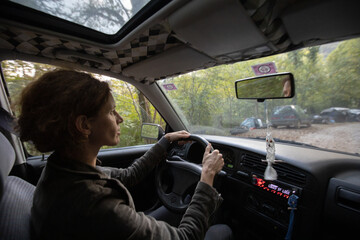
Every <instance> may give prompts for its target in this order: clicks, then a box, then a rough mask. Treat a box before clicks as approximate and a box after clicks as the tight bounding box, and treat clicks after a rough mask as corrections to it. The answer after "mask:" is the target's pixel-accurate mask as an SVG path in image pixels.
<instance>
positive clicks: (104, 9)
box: [11, 0, 150, 34]
mask: <svg viewBox="0 0 360 240" xmlns="http://www.w3.org/2000/svg"><path fill="white" fill-rule="evenodd" d="M11 1H12V2H15V3H18V4H21V5H24V6H27V7H30V8H33V9H36V10H39V11H42V12H44V13H47V14H50V15H53V16H56V17H59V18H62V19H65V20H68V21H71V22H74V23H77V24H80V25H83V26H85V27H88V28H91V29H94V30H97V31H99V32H102V33H105V34H115V33H117V32H118V31H119V30H120V29H121V28H122V27H123V26H124V25H125V24H126V23H127V22H128V21H129V20H130V19H131V18H132V17H133V16H134V15H135V14H136V13H137V12H139V11H140V10H141V9H142V8H143V7H144V6H145V5H146V4H147V3H148V2H150V0H80V1H79V0H11Z"/></svg>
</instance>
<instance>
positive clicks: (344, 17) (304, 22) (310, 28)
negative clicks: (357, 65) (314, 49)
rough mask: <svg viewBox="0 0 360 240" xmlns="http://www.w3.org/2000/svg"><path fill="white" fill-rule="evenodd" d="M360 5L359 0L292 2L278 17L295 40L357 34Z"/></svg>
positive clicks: (337, 37) (359, 21)
mask: <svg viewBox="0 0 360 240" xmlns="http://www.w3.org/2000/svg"><path fill="white" fill-rule="evenodd" d="M355 6H358V7H355ZM359 9H360V2H359V1H358V0H333V1H307V2H300V3H299V4H294V5H292V6H291V7H290V8H288V9H286V11H284V12H285V14H284V15H283V16H282V17H281V18H282V21H283V24H284V25H285V28H286V30H287V32H288V34H289V37H290V38H291V40H292V42H293V43H294V44H300V43H302V42H312V41H313V40H319V39H320V40H321V39H323V40H335V39H341V38H343V37H345V36H351V35H358V34H360V24H359V23H360V14H359ZM300 10H301V11H300Z"/></svg>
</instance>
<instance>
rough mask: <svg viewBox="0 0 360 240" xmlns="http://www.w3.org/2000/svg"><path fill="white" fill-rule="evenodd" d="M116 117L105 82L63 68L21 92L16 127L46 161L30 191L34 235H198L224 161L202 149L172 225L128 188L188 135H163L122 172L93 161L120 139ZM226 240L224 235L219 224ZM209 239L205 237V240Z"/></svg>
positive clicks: (215, 202)
mask: <svg viewBox="0 0 360 240" xmlns="http://www.w3.org/2000/svg"><path fill="white" fill-rule="evenodd" d="M122 122H123V119H122V118H121V116H120V115H119V114H118V113H117V112H116V110H115V101H114V99H113V96H112V94H111V90H110V88H109V86H108V84H107V83H106V82H101V81H99V80H97V79H95V78H93V77H92V76H90V75H88V74H85V73H81V72H76V71H70V70H56V71H52V72H49V73H46V74H44V75H43V76H42V77H40V78H39V79H38V80H36V81H34V82H32V83H30V84H29V85H28V86H27V87H26V88H25V89H24V90H23V92H22V94H21V99H20V116H19V120H18V130H19V133H20V138H21V140H23V141H32V142H33V143H34V144H35V146H36V148H37V149H38V150H39V151H41V152H50V151H53V153H52V154H51V155H50V156H49V158H48V160H47V165H46V167H45V169H44V170H43V172H42V175H41V178H40V180H39V182H38V185H37V188H36V192H35V195H34V201H33V207H32V216H31V220H32V226H33V229H34V234H35V237H36V238H39V239H88V240H89V239H114V238H117V239H203V238H204V235H205V232H206V230H207V229H208V222H209V217H210V215H211V214H212V213H213V212H214V211H215V210H216V209H217V207H218V206H219V204H220V202H221V197H219V194H218V193H217V191H216V190H215V189H214V188H213V187H212V184H213V180H214V176H215V175H216V174H217V173H218V172H219V171H220V170H221V168H222V167H223V165H224V160H223V158H222V155H221V154H220V153H219V151H218V150H215V151H213V152H212V153H210V145H209V146H207V148H206V150H205V153H204V157H203V168H202V173H201V178H200V182H199V183H198V185H197V187H196V190H195V193H194V195H193V198H192V201H191V203H190V204H189V207H188V209H187V211H186V213H185V214H184V216H183V218H182V220H181V222H180V225H179V226H178V227H177V228H176V227H173V226H170V225H169V224H167V223H166V222H163V221H157V220H156V219H154V218H153V217H151V216H147V215H145V214H144V213H142V212H136V210H135V206H134V202H133V199H132V197H131V195H130V193H129V191H128V190H127V188H128V187H130V186H133V185H135V184H137V183H138V182H139V181H140V180H141V179H142V178H144V177H145V176H146V175H147V174H148V173H149V172H151V170H152V169H153V168H154V167H155V166H156V165H157V164H158V163H159V162H161V161H164V159H165V157H166V149H167V148H168V146H169V144H170V143H171V142H173V141H176V140H179V139H182V138H187V137H188V136H189V133H188V132H186V131H179V132H173V133H167V134H166V135H164V136H163V137H162V138H161V139H160V140H159V142H158V143H156V144H155V145H154V146H153V147H152V148H151V149H149V150H148V151H147V152H146V153H145V154H144V155H143V156H142V157H141V158H140V159H139V160H137V161H136V162H135V163H134V164H132V165H131V166H130V167H128V168H126V169H115V168H103V167H98V166H96V162H97V154H98V152H99V150H100V148H101V147H102V146H104V145H110V146H112V145H116V144H118V142H119V137H120V126H119V124H120V123H122ZM219 229H220V230H219V231H217V232H220V233H221V232H222V233H223V237H221V239H225V238H227V237H230V236H231V232H230V231H229V230H228V228H227V229H226V228H225V230H224V229H222V230H221V227H220V228H219ZM208 237H211V236H207V237H206V238H208Z"/></svg>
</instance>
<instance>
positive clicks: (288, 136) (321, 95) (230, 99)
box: [157, 39, 360, 153]
mask: <svg viewBox="0 0 360 240" xmlns="http://www.w3.org/2000/svg"><path fill="white" fill-rule="evenodd" d="M269 63H270V65H272V66H273V68H274V69H275V70H276V72H279V73H280V72H291V73H293V75H294V78H295V97H294V98H291V99H268V100H265V101H264V102H257V101H256V100H243V99H237V98H236V94H235V87H234V82H235V81H236V80H239V79H244V78H249V77H253V76H255V75H258V74H259V72H258V71H255V70H253V69H254V66H259V64H263V65H264V66H268V65H269ZM359 78H360V39H353V40H347V41H343V42H335V43H331V44H326V45H322V46H314V47H309V48H304V49H301V50H296V51H293V52H288V53H283V54H278V55H275V56H270V57H265V58H260V59H255V60H249V61H245V62H239V63H235V64H229V65H223V66H217V67H213V68H209V69H206V70H199V71H196V72H191V73H188V74H184V75H181V76H178V77H174V78H168V79H165V80H161V81H158V82H157V84H158V85H159V86H160V87H161V89H162V90H163V92H164V94H165V95H166V96H167V97H168V99H169V101H170V102H171V104H172V105H173V106H174V108H175V109H177V111H178V114H179V116H180V117H181V118H182V121H183V122H184V124H185V125H186V127H187V130H188V131H190V132H191V133H194V134H211V135H220V136H234V137H251V138H257V137H258V138H265V136H266V126H267V124H268V125H269V126H271V128H270V129H271V131H272V135H273V137H274V138H275V140H277V141H282V140H283V141H293V142H297V143H301V144H309V145H312V146H316V147H320V148H325V149H331V150H337V151H343V152H348V153H359V149H360V110H359V109H360V84H359ZM247 118H252V119H260V120H261V121H262V123H263V124H262V126H260V125H259V127H256V128H249V129H247V130H244V128H241V127H240V125H241V123H242V122H243V121H244V120H246V119H247Z"/></svg>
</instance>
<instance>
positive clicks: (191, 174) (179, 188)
mask: <svg viewBox="0 0 360 240" xmlns="http://www.w3.org/2000/svg"><path fill="white" fill-rule="evenodd" d="M186 140H192V141H198V142H199V143H200V144H201V145H202V146H203V147H204V148H205V147H206V146H207V145H208V144H209V143H208V141H207V140H206V139H204V138H203V137H200V136H197V135H191V136H190V137H189V138H188V139H186ZM172 159H174V158H172ZM175 159H176V158H175ZM201 171H202V167H201V166H200V165H197V164H194V163H191V162H187V161H176V160H175V161H173V160H166V162H165V163H164V164H162V165H161V166H159V167H158V168H157V172H156V188H157V192H158V195H159V198H160V200H161V201H162V203H163V204H164V206H165V207H167V208H168V209H170V210H173V211H178V212H183V211H185V210H186V208H187V207H188V205H189V203H190V200H191V197H192V194H193V193H194V190H195V188H196V185H197V183H198V182H199V180H200V176H201Z"/></svg>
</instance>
